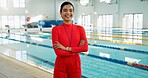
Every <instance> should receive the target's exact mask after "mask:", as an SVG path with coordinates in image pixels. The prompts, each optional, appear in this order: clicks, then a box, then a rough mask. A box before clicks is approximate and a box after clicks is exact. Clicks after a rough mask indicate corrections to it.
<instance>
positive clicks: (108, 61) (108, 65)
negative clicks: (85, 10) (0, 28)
mask: <svg viewBox="0 0 148 78" xmlns="http://www.w3.org/2000/svg"><path fill="white" fill-rule="evenodd" d="M146 37H147V34H146ZM91 38H96V36H93V37H91ZM121 39H122V38H121ZM114 40H118V39H117V38H114ZM121 43H123V44H121ZM124 43H125V44H124ZM126 43H127V42H121V41H119V40H118V41H113V40H97V39H90V40H89V51H88V52H87V53H85V54H84V53H81V54H80V57H81V63H82V78H148V74H147V73H148V47H147V44H148V41H147V40H146V39H145V40H143V44H145V45H139V44H136V43H131V44H126ZM0 53H1V54H4V55H6V56H10V57H13V58H16V59H17V60H20V61H23V62H27V63H32V64H35V65H37V66H40V67H43V68H45V69H51V71H53V68H54V61H55V57H56V55H55V53H54V50H53V48H52V43H51V33H36V32H35V33H28V34H23V33H11V34H7V33H1V34H0ZM132 62H134V63H132Z"/></svg>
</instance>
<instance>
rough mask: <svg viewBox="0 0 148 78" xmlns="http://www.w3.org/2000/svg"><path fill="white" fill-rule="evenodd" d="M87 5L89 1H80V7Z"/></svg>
mask: <svg viewBox="0 0 148 78" xmlns="http://www.w3.org/2000/svg"><path fill="white" fill-rule="evenodd" d="M88 3H89V0H80V4H81V5H87V4H88Z"/></svg>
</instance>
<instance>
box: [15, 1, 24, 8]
mask: <svg viewBox="0 0 148 78" xmlns="http://www.w3.org/2000/svg"><path fill="white" fill-rule="evenodd" d="M13 6H14V7H15V8H25V0H13Z"/></svg>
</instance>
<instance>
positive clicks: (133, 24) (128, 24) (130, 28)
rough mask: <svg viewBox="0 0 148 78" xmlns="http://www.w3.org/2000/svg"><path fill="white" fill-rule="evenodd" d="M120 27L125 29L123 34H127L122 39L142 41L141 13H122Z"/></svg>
mask: <svg viewBox="0 0 148 78" xmlns="http://www.w3.org/2000/svg"><path fill="white" fill-rule="evenodd" d="M122 28H124V29H126V30H124V31H123V34H128V36H124V37H126V38H127V39H124V41H130V42H136V43H142V31H141V30H142V28H143V14H140V13H139V14H136V13H135V14H124V17H123V26H122Z"/></svg>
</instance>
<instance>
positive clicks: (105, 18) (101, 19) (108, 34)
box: [97, 14, 113, 40]
mask: <svg viewBox="0 0 148 78" xmlns="http://www.w3.org/2000/svg"><path fill="white" fill-rule="evenodd" d="M112 27H113V15H110V14H106V15H99V16H98V19H97V32H98V33H101V34H102V36H99V39H103V40H112ZM103 35H105V36H103Z"/></svg>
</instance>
